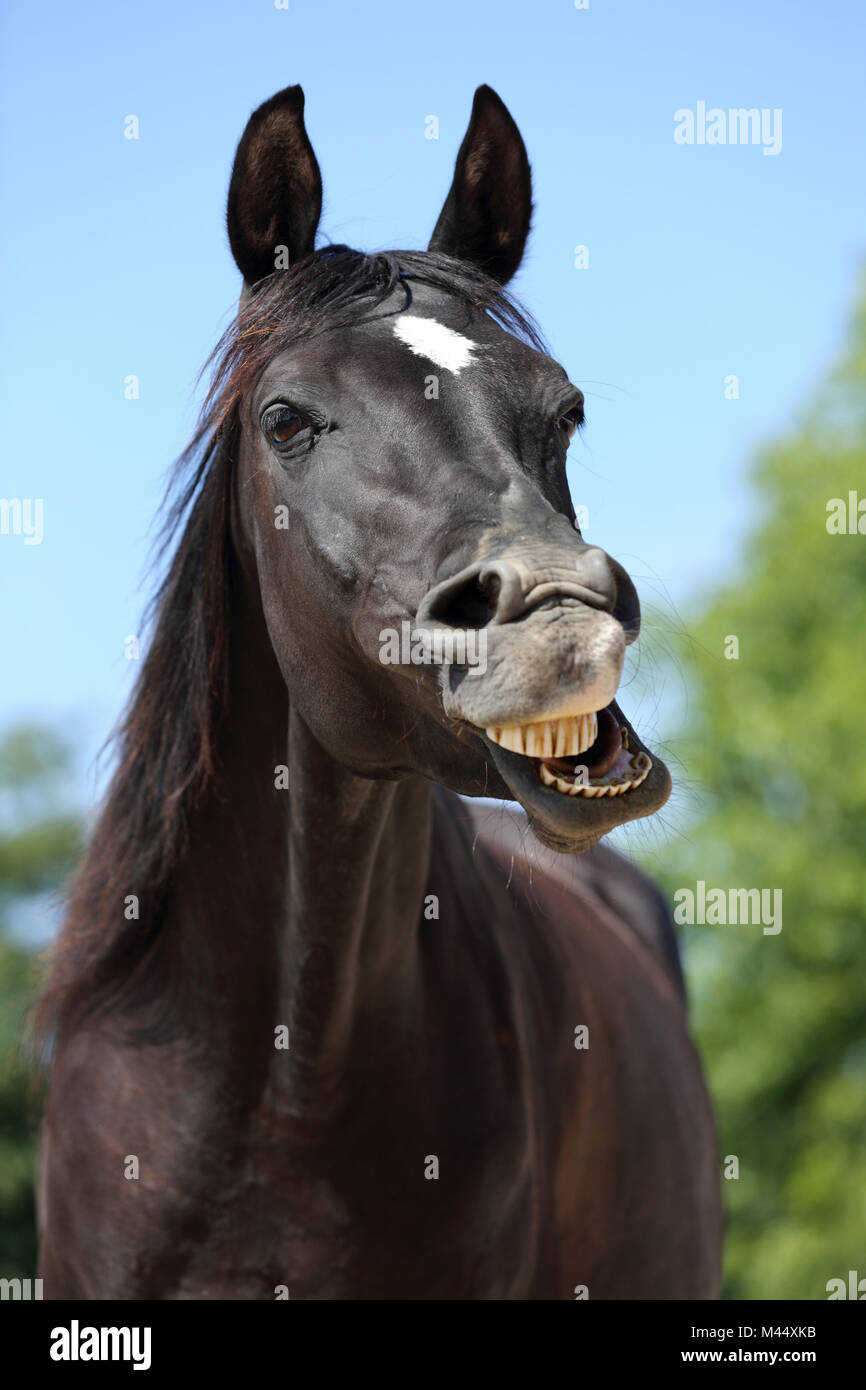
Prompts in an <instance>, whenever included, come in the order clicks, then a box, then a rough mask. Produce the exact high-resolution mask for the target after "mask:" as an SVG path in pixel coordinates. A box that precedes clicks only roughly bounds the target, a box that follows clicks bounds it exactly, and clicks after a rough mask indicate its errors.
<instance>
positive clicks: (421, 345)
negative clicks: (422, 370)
mask: <svg viewBox="0 0 866 1390" xmlns="http://www.w3.org/2000/svg"><path fill="white" fill-rule="evenodd" d="M392 331H393V333H394V336H395V337H396V338H397V340H398V341H399V342H401V343H403V344H404V345H405V346H406V347H407V348H408V349H409V351H410V352H411V353H414V355H415V356H416V357H426V358H427V360H428V361H430V362H432V363H433V364H434V366H436V367H441V368H443V369H444V370H445V371H448V372H453V374H454V376H459V375H460V373H461V372H462V371H463V370H464V368H466V367H468V366H469V365H470V363H471V362H472V358H473V354H474V353H477V352H478V351H480V350H481V348H482V344H481V343H480V342H478V340H477V339H476V338H470V337H468V336H467V335H466V334H465V333H459V332H458V331H457V329H456V328H451V327H450V326H449V325H448V324H447V323H443V322H442V321H441V320H440V319H438V318H432V317H429V318H428V317H427V316H424V317H421V316H420V315H416V314H398V316H397V318H396V319H395V320H394V324H393V328H392Z"/></svg>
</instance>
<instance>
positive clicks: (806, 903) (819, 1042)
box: [651, 292, 866, 1299]
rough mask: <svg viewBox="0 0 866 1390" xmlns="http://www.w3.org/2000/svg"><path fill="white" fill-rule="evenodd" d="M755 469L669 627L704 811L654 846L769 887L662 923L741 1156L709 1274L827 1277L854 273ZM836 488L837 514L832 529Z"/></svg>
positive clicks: (851, 992)
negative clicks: (778, 893)
mask: <svg viewBox="0 0 866 1390" xmlns="http://www.w3.org/2000/svg"><path fill="white" fill-rule="evenodd" d="M754 481H755V486H756V489H757V493H758V503H759V505H758V508H757V509H756V511H757V515H758V516H759V517H760V518H761V519H760V521H759V523H758V524H757V526H756V527H755V528H754V530H753V531H752V533H751V535H750V536H749V537H748V538H747V540H746V542H745V544H744V546H743V549H742V557H741V561H740V564H739V567H738V568H737V569H736V570H735V571H734V578H733V579H732V581H731V583H730V584H728V585H727V586H726V587H725V588H724V589H723V590H722V591H721V592H720V593H718V595H717V597H716V598H715V599H714V600H713V601H712V604H711V606H710V607H709V609H708V611H705V613H704V615H703V617H701V618H700V620H699V621H698V622H697V623H696V624H695V625H694V626H693V627H692V630H691V637H690V639H689V640H681V641H680V643H679V651H678V657H679V660H680V662H681V663H682V665H683V667H684V679H685V684H686V686H687V688H688V691H689V704H690V709H689V712H688V714H687V715H686V716H685V727H684V729H683V738H681V739H678V740H677V741H676V744H675V747H676V752H677V754H678V756H679V757H680V758H681V760H682V762H683V764H684V766H685V768H686V769H687V772H688V775H689V777H692V776H696V777H697V778H698V780H699V783H700V787H701V791H702V801H701V810H702V814H701V817H700V819H699V822H698V824H697V825H696V826H695V827H693V828H692V829H691V830H690V831H689V834H688V838H687V839H683V840H680V841H679V842H677V843H675V844H673V845H668V846H667V848H666V849H665V851H664V853H662V854H660V855H659V856H658V860H657V861H656V862H654V863H653V864H652V865H651V868H652V871H653V872H654V873H655V875H656V876H657V877H659V878H663V879H664V880H665V882H666V884H667V887H668V888H669V890H670V891H671V893H673V892H674V890H675V889H676V888H682V887H690V888H691V889H692V890H694V889H695V885H696V883H697V881H698V880H700V879H703V880H704V881H705V883H706V885H707V889H709V888H711V887H721V888H724V889H726V890H728V889H730V888H780V889H781V890H782V893H783V898H782V903H783V917H782V930H781V932H779V933H778V934H777V935H765V934H764V933H763V932H762V929H761V926H760V925H758V926H730V925H729V926H700V925H694V926H691V925H687V926H684V927H682V928H681V936H682V938H683V939H684V941H685V949H686V961H687V967H688V971H689V978H690V981H691V986H692V1007H693V1017H694V1021H695V1025H696V1029H697V1033H698V1038H699V1043H700V1046H701V1049H702V1052H703V1054H704V1058H705V1061H706V1064H707V1068H708V1072H709V1077H710V1085H711V1089H712V1093H713V1097H714V1102H715V1106H716V1112H717V1118H718V1123H719V1129H720V1147H721V1154H722V1155H726V1154H733V1155H736V1156H737V1157H738V1159H739V1178H738V1179H736V1180H733V1179H732V1180H728V1181H725V1182H724V1188H725V1196H726V1199H727V1206H728V1236H727V1278H726V1293H727V1295H728V1296H730V1297H734V1298H748V1299H764V1298H810V1299H811V1298H826V1297H827V1292H826V1285H827V1281H828V1280H829V1279H832V1278H837V1277H840V1278H844V1279H846V1281H847V1274H848V1271H849V1270H851V1269H856V1270H858V1271H859V1275H860V1277H864V1276H866V1172H864V1169H866V1164H864V1159H866V930H864V928H866V867H864V861H866V758H864V756H863V750H864V741H863V722H862V721H863V718H864V710H866V292H864V294H863V296H862V298H861V300H860V304H859V308H858V310H857V312H856V313H855V315H854V321H853V331H852V334H851V342H850V348H849V351H848V353H847V356H846V358H845V360H844V361H843V362H842V364H841V365H840V366H839V367H838V369H837V370H835V371H834V372H833V373H832V375H831V376H830V377H829V380H828V382H827V384H826V386H825V388H824V389H823V391H822V392H821V393H820V395H819V396H818V397H817V398H816V399H815V400H814V403H813V404H812V405H811V406H810V408H809V409H808V410H807V412H806V413H805V415H804V417H803V419H802V420H801V421H800V422H799V424H798V425H797V426H796V428H795V429H794V430H793V432H792V433H791V435H790V436H789V437H788V438H785V439H783V440H781V441H780V442H779V443H777V444H776V445H775V446H773V447H771V448H770V449H768V450H767V451H766V452H765V453H764V454H763V455H762V456H761V457H760V458H759V460H758V464H757V467H756V469H755V473H754ZM858 489H859V496H856V497H854V498H850V497H849V494H851V493H855V494H856V493H857V492H858ZM833 499H840V500H841V499H844V513H845V517H846V519H847V518H848V517H849V515H850V517H851V518H853V519H854V530H853V532H852V531H851V530H850V529H848V530H846V531H845V532H844V533H842V534H839V533H836V532H835V531H834V530H833V529H832V527H833V525H834V523H833V517H834V516H835V515H841V511H840V508H839V507H836V506H833ZM861 500H862V502H863V514H862V523H861V524H862V530H863V532H864V534H860V533H859V532H858V530H857V520H856V517H857V507H858V505H859V502H860V501H861ZM852 507H853V510H852ZM846 524H847V521H846ZM828 526H829V527H830V528H831V529H828ZM732 637H735V638H736V639H737V641H738V644H739V654H738V656H737V657H734V656H726V654H725V653H726V647H727V650H728V652H732V651H733V650H734V646H733V644H732V643H731V642H730V640H729V639H730V638H732Z"/></svg>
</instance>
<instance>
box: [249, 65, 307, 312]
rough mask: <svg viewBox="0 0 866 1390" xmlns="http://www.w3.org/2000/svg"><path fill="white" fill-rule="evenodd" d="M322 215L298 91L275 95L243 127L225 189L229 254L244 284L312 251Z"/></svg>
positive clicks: (291, 88) (286, 91)
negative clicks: (282, 257) (283, 254)
mask: <svg viewBox="0 0 866 1390" xmlns="http://www.w3.org/2000/svg"><path fill="white" fill-rule="evenodd" d="M321 212H322V176H321V174H320V173H319V165H318V163H317V161H316V156H315V155H314V154H313V147H312V145H311V144H310V141H309V137H308V136H307V132H306V128H305V126H304V93H303V91H302V89H301V88H300V87H286V88H285V90H284V91H282V92H277V94H276V96H274V97H271V99H270V101H266V102H265V103H264V105H263V106H260V107H259V108H258V110H257V111H254V112H253V114H252V115H251V116H250V119H249V121H248V122H247V128H246V130H245V131H244V133H243V135H242V136H241V142H240V144H239V145H238V149H237V154H236V155H235V162H234V167H233V168H232V178H231V183H230V184H229V198H228V231H229V244H230V246H231V248H232V255H233V256H234V258H235V261H236V262H237V265H238V269H239V270H240V272H241V274H242V275H243V277H244V280H245V281H246V282H247V284H248V285H254V284H255V283H256V281H257V280H261V279H262V277H263V276H265V275H270V273H271V271H273V270H276V269H278V268H279V264H280V263H279V259H278V257H279V250H278V248H280V247H286V248H287V250H288V261H289V264H294V262H295V261H297V260H299V259H300V258H301V256H305V255H306V254H307V253H308V252H309V251H312V250H313V245H314V243H315V238H316V228H317V226H318V225H319V217H320V216H321Z"/></svg>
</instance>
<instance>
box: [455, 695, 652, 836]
mask: <svg viewBox="0 0 866 1390" xmlns="http://www.w3.org/2000/svg"><path fill="white" fill-rule="evenodd" d="M478 733H479V734H481V736H482V738H483V740H484V744H485V747H486V750H487V755H488V759H489V760H490V761H491V762H492V763H493V765H494V767H495V769H496V772H497V773H498V776H499V779H500V782H501V783H504V790H505V792H506V795H507V796H510V797H511V798H513V799H514V800H515V801H518V802H519V803H520V805H521V806H522V807H523V809H524V811H526V813H527V815H528V817H529V823H530V826H531V827H532V829H533V831H534V832H535V835H536V836H537V838H538V839H539V840H541V842H542V843H543V844H546V845H548V846H550V848H551V849H555V850H558V851H560V852H562V853H566V854H575V853H580V852H581V851H583V850H585V849H588V848H589V846H590V845H593V844H595V843H596V842H597V841H598V840H600V839H601V838H602V836H603V835H606V834H607V833H608V832H609V831H611V830H613V829H615V828H616V827H617V826H619V825H624V824H625V822H626V821H631V820H639V819H641V818H642V817H644V816H651V815H653V813H654V812H655V811H658V810H659V808H660V807H661V806H663V805H664V803H665V802H666V801H667V799H668V797H669V796H670V792H671V777H670V773H669V772H668V769H667V768H666V767H665V764H664V763H663V762H662V760H661V759H660V758H659V757H657V756H656V755H655V754H652V755H651V754H650V751H649V749H648V748H645V747H644V746H643V744H642V743H641V741H640V739H639V738H638V736H637V734H636V733H635V730H634V729H633V727H632V726H631V724H629V722H628V720H627V719H626V718H625V716H624V715H623V713H622V711H621V710H620V709H619V706H618V705H617V704H616V702H615V701H613V700H612V701H611V702H610V704H608V705H606V706H605V708H604V709H600V710H595V711H591V712H589V713H587V714H582V715H578V716H576V717H574V718H570V719H559V720H547V721H544V722H543V723H539V724H523V725H505V726H503V725H492V726H491V725H488V726H487V727H486V728H485V729H483V730H482V729H480V728H479V729H478ZM500 794H501V793H500Z"/></svg>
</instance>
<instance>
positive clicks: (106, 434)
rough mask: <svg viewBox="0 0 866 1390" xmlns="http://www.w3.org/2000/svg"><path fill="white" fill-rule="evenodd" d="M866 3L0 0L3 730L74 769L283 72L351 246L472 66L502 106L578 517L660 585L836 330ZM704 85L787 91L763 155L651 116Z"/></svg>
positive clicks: (698, 574)
mask: <svg viewBox="0 0 866 1390" xmlns="http://www.w3.org/2000/svg"><path fill="white" fill-rule="evenodd" d="M864 16H866V10H864V7H863V6H862V5H861V4H860V3H859V2H858V3H855V0H848V2H847V3H835V4H834V3H829V4H825V5H822V6H820V7H816V6H814V5H812V4H805V3H798V0H785V3H782V0H776V2H769V0H764V2H763V3H761V2H760V0H748V2H747V3H739V2H738V0H732V3H729V4H727V5H725V6H723V7H720V6H709V5H703V4H695V3H694V0H688V3H685V2H683V3H676V2H674V3H671V2H670V0H668V3H657V4H638V3H636V0H622V3H618V4H614V3H603V0H590V4H589V8H588V10H577V9H576V8H575V5H574V0H543V3H538V0H535V3H517V2H516V0H473V3H466V0H462V2H461V3H457V2H456V0H437V2H436V3H435V4H423V3H409V0H380V2H379V3H377V0H368V3H366V4H363V5H362V4H358V3H353V2H352V0H290V5H289V8H288V9H286V10H278V9H276V8H275V5H274V3H273V0H257V3H249V2H248V3H226V0H207V3H204V0H185V3H183V4H177V3H171V4H170V3H163V2H162V0H158V2H157V3H140V4H137V5H134V6H123V5H116V4H111V5H109V4H107V3H93V0H91V3H88V4H86V5H84V6H55V7H51V8H50V10H48V9H46V8H45V7H44V6H41V5H33V4H32V3H26V2H25V0H7V5H6V7H5V17H4V18H3V20H2V36H0V38H2V42H0V51H2V58H0V133H2V156H0V180H2V190H3V193H2V196H3V203H4V216H3V218H2V222H0V238H2V243H3V245H2V253H3V265H4V286H5V288H4V298H5V306H4V307H5V313H4V315H3V328H2V342H0V353H2V380H3V388H4V389H3V392H2V397H3V401H2V440H3V449H2V471H0V496H3V497H7V498H41V499H42V500H43V507H44V536H43V540H42V543H41V544H40V545H38V546H35V545H34V546H26V545H25V544H24V543H23V537H21V536H13V535H5V536H0V576H2V578H0V584H2V602H0V653H2V669H3V678H2V682H0V729H2V728H4V727H6V726H8V725H10V724H11V723H13V722H15V721H16V720H20V719H23V718H28V719H32V718H44V719H47V720H49V721H50V722H52V723H54V724H56V725H59V726H60V727H61V728H62V729H63V730H65V732H66V733H67V735H68V737H69V738H70V739H71V740H72V741H73V742H74V744H75V746H76V748H77V749H78V753H79V780H78V784H79V790H80V796H81V800H82V801H86V800H87V799H89V798H90V797H91V796H92V793H93V790H94V787H95V786H96V782H95V780H94V776H93V774H92V773H88V771H87V769H88V767H89V765H90V763H91V761H92V759H93V756H94V754H95V752H96V750H97V749H98V747H99V745H100V744H101V742H102V741H103V739H104V737H105V735H106V734H107V732H108V730H109V728H110V727H111V725H112V723H113V722H114V720H115V719H116V717H117V715H118V713H119V710H120V708H121V707H122V705H123V702H124V700H125V698H126V696H127V694H128V692H129V689H130V686H131V682H132V679H133V677H134V675H135V671H136V664H135V663H134V662H129V661H126V660H125V659H124V655H123V647H124V639H125V637H126V636H127V634H130V633H137V632H138V631H139V615H140V613H141V610H142V607H143V603H144V599H145V597H146V585H145V586H142V583H141V581H142V576H143V574H144V572H145V568H146V563H147V557H148V553H149V548H150V531H149V527H150V523H151V520H152V517H153V515H154V513H155V511H156V509H157V507H158V504H159V500H160V497H161V494H162V489H163V484H164V479H165V473H166V469H167V468H168V466H169V464H170V463H171V461H172V459H173V458H174V457H175V456H176V455H177V454H178V453H179V452H180V450H181V449H182V447H183V445H184V444H185V442H186V440H187V437H188V435H189V434H190V432H191V428H192V424H193V421H194V417H195V402H196V396H195V390H194V383H195V378H196V373H197V371H198V369H199V367H200V365H201V363H202V362H203V360H204V359H205V357H206V356H207V353H208V352H209V350H210V348H211V347H212V345H213V343H214V341H215V340H216V338H217V336H218V335H219V333H220V331H221V330H222V328H223V327H224V326H225V325H226V323H227V322H228V318H229V316H230V315H231V313H232V312H233V308H234V304H235V301H236V297H237V292H238V287H239V277H238V274H237V272H236V270H235V268H234V266H233V263H232V261H231V258H230V255H229V251H228V246H227V242H226V237H225V232H224V200H225V193H226V188H227V184H228V177H229V171H230V167H231V160H232V156H233V153H234V149H235V145H236V143H237V140H238V138H239V136H240V134H241V131H242V129H243V126H244V123H245V121H246V118H247V116H248V115H249V112H250V111H251V110H252V109H253V108H254V107H255V106H257V105H258V104H259V103H260V102H261V101H263V100H264V99H265V98H266V97H268V96H270V95H271V94H272V93H273V92H274V91H276V90H278V89H279V88H280V87H283V86H286V85H288V84H289V83H293V82H301V83H302V84H303V86H304V89H305V92H306V97H307V123H308V129H309V132H310V135H311V139H312V141H313V144H314V147H315V149H316V152H317V155H318V157H319V161H320V164H321V166H322V171H323V176H324V182H325V213H324V218H323V223H322V232H323V233H324V235H325V237H326V238H329V239H332V240H335V241H345V242H348V243H350V244H354V245H357V246H360V247H362V248H364V249H374V248H381V247H395V246H396V247H399V246H404V245H406V246H423V245H426V243H427V240H428V238H429V234H430V231H431V230H432V227H433V225H434V222H435V220H436V217H437V214H438V212H439V208H440V206H441V204H442V201H443V199H444V197H445V193H446V191H447V188H448V185H449V183H450V179H451V173H452V169H453V163H454V157H455V154H456V152H457V148H458V146H459V143H460V140H461V139H462V136H463V133H464V130H465V127H466V123H467V120H468V116H469V109H470V105H471V100H472V94H473V91H474V89H475V87H476V86H477V85H478V84H479V83H481V82H488V83H490V84H491V85H492V86H493V87H495V88H496V90H497V91H498V92H499V93H500V95H501V96H502V98H503V99H504V100H505V101H506V103H507V104H508V105H509V107H510V109H511V111H512V114H513V115H514V117H515V119H516V120H517V122H518V125H519V126H520V128H521V130H522V132H523V135H524V139H525V141H526V144H527V147H528V150H529V154H530V159H531V161H532V164H533V171H534V179H535V198H536V214H535V228H534V233H533V237H532V241H531V245H530V249H529V253H528V256H527V259H526V262H525V264H524V267H523V268H522V270H521V272H520V274H519V276H518V277H517V279H516V280H515V282H514V284H513V288H514V289H515V290H516V291H517V293H518V294H519V296H520V297H521V298H522V299H523V301H524V302H525V303H526V304H527V305H528V307H529V308H530V309H531V310H532V311H533V313H534V314H535V316H536V317H537V318H538V320H539V322H540V323H541V326H542V328H543V329H544V331H545V333H546V335H547V338H548V340H549V342H550V343H551V345H552V347H553V350H554V351H555V353H556V355H557V356H559V358H560V359H561V360H562V361H563V363H564V364H565V365H566V367H567V369H568V370H569V372H570V373H571V375H572V378H573V379H574V380H575V381H577V382H578V383H579V384H581V385H582V386H583V387H584V390H585V392H586V396H587V409H588V419H589V428H588V430H587V432H586V435H585V438H584V439H583V440H582V441H581V442H580V443H579V444H577V445H576V446H575V447H574V450H573V455H572V464H571V483H572V492H573V495H574V498H575V501H576V502H577V503H579V504H582V505H585V506H586V507H588V509H589V517H590V521H589V526H588V528H587V538H588V539H591V540H593V541H596V542H598V543H599V544H602V545H604V546H605V547H606V548H607V549H609V550H610V551H611V552H612V553H613V554H615V555H616V556H617V557H618V558H619V559H621V560H622V561H623V562H624V563H625V564H626V566H627V568H629V570H630V571H631V573H632V575H633V577H634V578H635V580H636V581H637V583H638V587H639V590H640V592H641V594H642V597H643V598H644V599H645V600H646V601H648V602H649V603H651V604H658V605H661V606H663V607H664V606H666V605H668V604H671V603H672V604H675V605H677V607H679V608H681V609H682V608H684V607H685V608H687V607H688V605H689V604H690V603H691V602H692V600H693V599H694V598H695V596H696V595H697V594H698V593H700V592H703V591H706V590H707V589H708V588H711V587H712V585H713V584H714V583H715V582H716V581H717V580H719V579H720V578H721V577H723V576H724V575H725V574H726V573H727V572H729V571H730V568H731V567H732V565H734V564H735V563H736V555H737V547H738V543H739V541H740V539H741V538H742V536H743V534H744V532H745V530H746V529H747V528H748V526H749V524H750V521H751V520H752V519H753V502H752V499H751V498H750V495H749V493H748V490H747V488H746V487H745V486H744V472H745V469H746V466H747V464H748V460H749V456H750V453H751V452H752V451H753V450H754V448H755V447H756V446H757V444H759V443H760V442H761V441H762V440H765V439H767V438H769V437H772V436H774V435H776V434H778V433H779V432H781V431H784V430H785V428H786V427H787V425H788V424H789V423H790V422H792V421H793V420H794V419H795V418H796V415H797V412H798V410H799V409H800V407H801V406H802V405H803V404H804V403H805V402H806V401H808V399H809V396H810V393H811V391H812V389H813V384H814V383H815V381H816V378H817V377H818V376H819V375H820V374H821V373H822V371H823V370H824V369H825V368H826V366H827V364H828V361H829V360H830V359H831V357H832V355H833V354H834V353H835V352H836V351H837V350H838V348H839V346H840V343H841V340H842V337H843V334H844V328H845V321H846V316H847V312H848V309H849V307H850V302H851V296H852V293H853V289H854V283H855V279H856V276H857V272H858V269H859V267H860V265H861V263H862V259H863V252H864V245H866V234H864V188H866V180H864V178H863V156H862V144H863V131H864V129H866V84H864V82H863V76H862V74H863V59H864V42H863V40H864V29H866V18H864ZM699 101H705V102H706V103H707V105H708V106H710V107H713V106H717V107H720V108H722V109H725V110H727V109H729V108H731V107H749V108H751V107H757V108H759V109H763V108H766V109H768V110H770V111H772V110H775V109H777V108H778V109H781V111H782V148H781V151H780V152H779V153H778V154H777V155H765V154H764V153H763V150H762V148H761V147H760V146H743V145H737V146H732V145H724V146H720V145H714V146H713V145H708V144H705V145H691V146H684V145H679V144H677V143H676V142H675V141H674V138H673V137H674V112H675V111H677V110H680V109H683V108H689V109H695V108H696V106H697V103H698V102H699ZM431 114H433V115H436V116H437V117H438V119H439V139H438V140H428V139H425V134H424V132H425V119H426V117H428V116H429V115H431ZM128 115H136V116H137V117H138V119H139V122H140V138H139V139H138V140H137V141H130V140H127V139H125V138H124V119H125V118H126V117H127V116H128ZM577 245H585V246H587V247H588V248H589V267H588V268H587V269H582V270H578V269H575V268H574V264H573V262H574V248H575V246H577ZM129 374H135V375H136V376H137V377H138V378H139V380H140V399H139V400H137V401H129V400H126V399H125V397H124V379H125V378H126V377H127V376H128V375H129ZM730 374H735V375H736V376H737V377H738V378H739V390H740V396H739V399H737V400H726V399H725V394H724V392H725V378H726V377H727V376H729V375H730ZM179 658H180V659H182V653H181V654H179Z"/></svg>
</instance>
